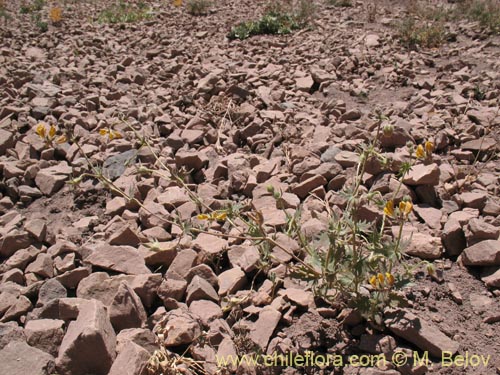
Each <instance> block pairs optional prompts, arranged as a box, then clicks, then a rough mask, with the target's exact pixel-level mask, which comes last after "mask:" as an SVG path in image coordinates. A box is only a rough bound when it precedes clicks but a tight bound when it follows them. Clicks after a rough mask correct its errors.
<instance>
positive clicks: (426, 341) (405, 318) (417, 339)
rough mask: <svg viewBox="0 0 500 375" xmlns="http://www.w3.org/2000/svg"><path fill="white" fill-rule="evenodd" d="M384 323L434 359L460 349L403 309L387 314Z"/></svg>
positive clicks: (440, 333)
mask: <svg viewBox="0 0 500 375" xmlns="http://www.w3.org/2000/svg"><path fill="white" fill-rule="evenodd" d="M384 323H385V324H386V325H387V327H388V328H389V329H390V330H391V331H392V332H393V333H394V334H396V335H398V336H399V337H402V338H403V339H405V340H407V341H409V342H411V343H413V344H414V345H416V346H417V347H418V348H419V349H421V350H424V351H425V350H427V351H429V354H430V355H432V356H434V357H438V358H441V355H442V354H443V352H451V353H452V354H455V353H456V352H457V351H458V349H459V344H458V343H457V342H456V341H453V340H452V339H450V338H449V337H448V336H446V335H445V334H444V333H442V332H441V331H440V330H439V329H438V328H437V327H435V326H434V325H432V324H430V323H429V322H427V321H425V320H423V319H420V318H419V317H417V316H416V315H414V314H412V313H411V312H409V311H405V310H402V309H395V310H391V311H388V312H387V313H386V314H385V321H384Z"/></svg>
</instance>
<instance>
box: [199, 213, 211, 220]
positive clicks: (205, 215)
mask: <svg viewBox="0 0 500 375" xmlns="http://www.w3.org/2000/svg"><path fill="white" fill-rule="evenodd" d="M196 217H197V218H198V220H208V219H210V216H208V215H207V214H199V215H198V216H196Z"/></svg>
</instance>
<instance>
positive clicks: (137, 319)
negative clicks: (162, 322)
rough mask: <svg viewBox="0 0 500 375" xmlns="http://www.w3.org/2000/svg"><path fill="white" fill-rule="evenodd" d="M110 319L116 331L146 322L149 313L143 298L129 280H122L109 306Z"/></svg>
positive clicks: (135, 326)
mask: <svg viewBox="0 0 500 375" xmlns="http://www.w3.org/2000/svg"><path fill="white" fill-rule="evenodd" d="M109 319H110V321H111V324H112V325H113V328H114V329H115V332H120V331H121V330H122V329H127V328H141V327H142V326H143V325H145V324H146V319H147V315H146V311H145V310H144V306H143V305H142V302H141V299H140V298H139V296H138V295H137V294H136V293H135V292H134V290H133V289H132V288H131V287H130V286H129V285H128V283H127V282H122V283H121V284H120V286H119V288H118V291H117V292H116V294H115V297H114V299H113V302H112V303H111V306H110V307H109Z"/></svg>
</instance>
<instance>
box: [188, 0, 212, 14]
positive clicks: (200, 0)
mask: <svg viewBox="0 0 500 375" xmlns="http://www.w3.org/2000/svg"><path fill="white" fill-rule="evenodd" d="M211 4H212V3H211V2H210V1H209V0H188V1H187V3H186V8H187V11H188V13H189V14H192V15H193V16H204V15H206V14H208V11H209V9H210V6H211Z"/></svg>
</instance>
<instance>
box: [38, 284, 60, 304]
mask: <svg viewBox="0 0 500 375" xmlns="http://www.w3.org/2000/svg"><path fill="white" fill-rule="evenodd" d="M67 296H68V291H67V290H66V288H65V287H64V286H63V285H62V284H61V283H60V282H59V281H57V280H56V279H50V280H47V281H46V282H44V283H43V285H42V286H41V287H40V291H39V292H38V301H37V307H39V306H43V305H45V304H47V303H49V302H50V301H52V300H54V299H58V298H66V297H67Z"/></svg>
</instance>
